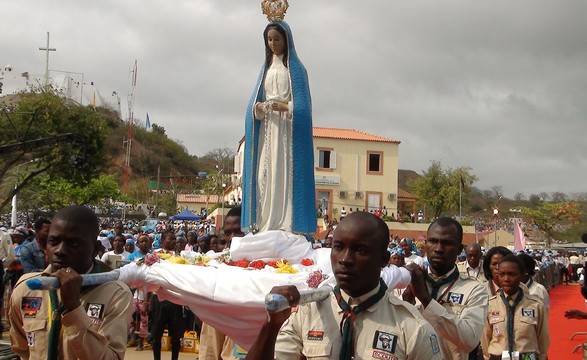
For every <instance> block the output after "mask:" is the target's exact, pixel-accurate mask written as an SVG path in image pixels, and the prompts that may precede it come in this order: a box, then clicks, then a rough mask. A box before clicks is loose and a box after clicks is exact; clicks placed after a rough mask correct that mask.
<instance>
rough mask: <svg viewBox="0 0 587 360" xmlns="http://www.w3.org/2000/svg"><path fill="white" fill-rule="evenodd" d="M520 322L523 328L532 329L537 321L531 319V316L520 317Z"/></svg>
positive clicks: (533, 318)
mask: <svg viewBox="0 0 587 360" xmlns="http://www.w3.org/2000/svg"><path fill="white" fill-rule="evenodd" d="M520 322H521V323H522V324H523V325H524V326H531V327H534V326H536V324H537V323H538V320H537V319H536V318H535V317H531V316H520Z"/></svg>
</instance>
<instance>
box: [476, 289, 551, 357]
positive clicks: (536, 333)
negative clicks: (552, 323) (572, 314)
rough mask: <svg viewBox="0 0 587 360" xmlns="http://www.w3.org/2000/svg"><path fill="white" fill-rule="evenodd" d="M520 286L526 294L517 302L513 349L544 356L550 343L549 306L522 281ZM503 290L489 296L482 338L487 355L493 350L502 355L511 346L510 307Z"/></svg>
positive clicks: (485, 355)
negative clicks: (509, 335)
mask: <svg viewBox="0 0 587 360" xmlns="http://www.w3.org/2000/svg"><path fill="white" fill-rule="evenodd" d="M520 288H521V290H520V291H523V292H524V298H523V299H522V301H521V302H520V303H519V304H518V306H516V313H515V316H514V351H519V352H520V353H532V352H533V353H535V354H536V356H537V359H540V360H544V359H546V357H547V353H548V346H549V345H550V334H549V331H548V318H547V317H546V315H547V310H546V308H545V306H544V304H543V303H542V300H540V299H539V298H537V297H536V296H534V295H529V294H528V289H527V288H526V287H525V286H524V285H523V284H521V285H520ZM500 293H501V289H500V290H498V291H497V293H496V294H495V296H492V297H490V298H489V308H488V310H487V319H486V322H485V328H484V329H483V337H482V338H481V346H482V347H483V356H484V357H485V359H488V358H489V355H490V354H494V355H501V354H502V352H503V351H504V350H508V332H507V309H506V306H505V304H504V303H503V301H502V299H501V296H500Z"/></svg>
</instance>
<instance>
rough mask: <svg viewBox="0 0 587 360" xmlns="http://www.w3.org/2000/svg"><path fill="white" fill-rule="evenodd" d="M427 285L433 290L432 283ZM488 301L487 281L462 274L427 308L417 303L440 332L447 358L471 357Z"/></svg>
mask: <svg viewBox="0 0 587 360" xmlns="http://www.w3.org/2000/svg"><path fill="white" fill-rule="evenodd" d="M453 271H455V270H453ZM449 274H450V272H449V273H448V274H446V276H448V275H449ZM427 285H428V291H430V284H427ZM449 287H450V288H449ZM487 302H488V296H487V290H486V289H485V287H484V286H483V284H482V283H481V282H479V281H476V280H474V278H471V277H469V276H466V275H463V274H461V275H460V276H459V277H458V278H457V280H456V281H455V283H454V284H453V285H452V287H451V286H450V283H448V284H445V285H443V286H442V287H440V289H439V291H438V296H437V299H433V300H432V301H431V302H430V303H429V304H428V306H427V307H426V309H423V310H422V304H420V303H419V302H417V303H416V306H417V307H418V308H419V309H420V310H421V312H422V316H424V319H426V321H428V322H429V323H430V324H431V325H432V327H433V328H434V330H436V332H437V333H438V336H439V337H440V347H441V348H442V353H443V354H444V359H455V360H456V359H459V360H461V359H464V360H467V359H468V358H469V353H470V352H471V351H472V350H473V349H475V347H477V345H479V340H480V339H481V334H482V333H483V326H484V325H485V316H486V315H487Z"/></svg>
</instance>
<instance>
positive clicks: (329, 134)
mask: <svg viewBox="0 0 587 360" xmlns="http://www.w3.org/2000/svg"><path fill="white" fill-rule="evenodd" d="M313 134H314V137H319V138H330V139H343V140H363V141H378V142H390V143H396V144H399V143H401V142H400V141H399V140H393V139H388V138H384V137H382V136H377V135H372V134H367V133H365V132H362V131H358V130H353V129H337V128H325V127H314V131H313Z"/></svg>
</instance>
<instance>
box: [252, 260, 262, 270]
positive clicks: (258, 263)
mask: <svg viewBox="0 0 587 360" xmlns="http://www.w3.org/2000/svg"><path fill="white" fill-rule="evenodd" d="M249 267H252V268H255V269H257V270H261V269H263V268H264V267H265V262H264V261H263V260H253V261H251V262H250V263H249Z"/></svg>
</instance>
